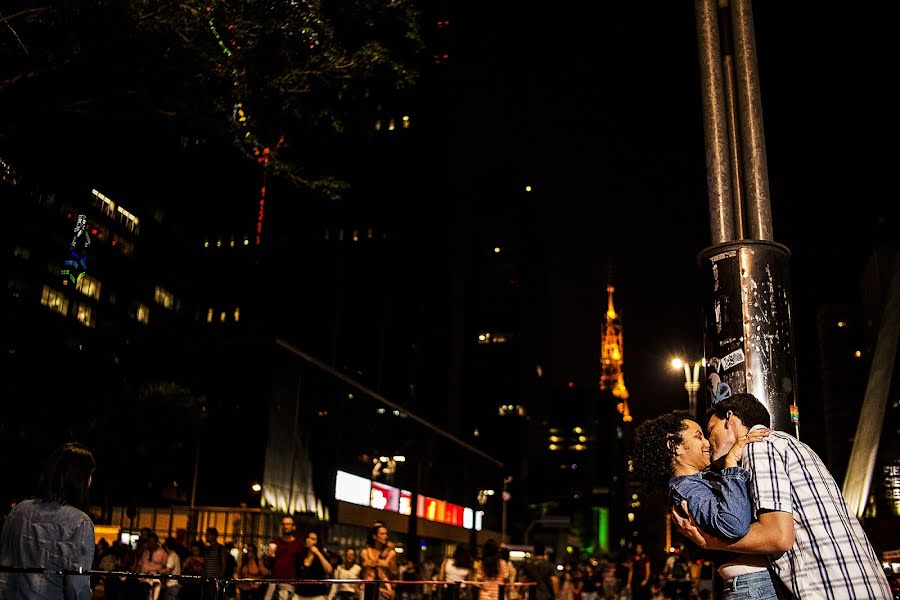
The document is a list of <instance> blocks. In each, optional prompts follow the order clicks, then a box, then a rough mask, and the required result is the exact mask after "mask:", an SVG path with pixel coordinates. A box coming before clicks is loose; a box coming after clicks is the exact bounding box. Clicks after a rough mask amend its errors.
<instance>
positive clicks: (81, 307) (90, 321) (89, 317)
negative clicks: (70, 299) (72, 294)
mask: <svg viewBox="0 0 900 600" xmlns="http://www.w3.org/2000/svg"><path fill="white" fill-rule="evenodd" d="M73 314H74V315H75V318H76V319H77V320H78V322H79V323H81V324H82V325H84V326H85V327H94V326H95V325H96V323H95V321H94V309H93V308H92V307H90V306H88V305H87V304H84V303H83V302H79V303H77V304H76V305H75V310H74V311H73Z"/></svg>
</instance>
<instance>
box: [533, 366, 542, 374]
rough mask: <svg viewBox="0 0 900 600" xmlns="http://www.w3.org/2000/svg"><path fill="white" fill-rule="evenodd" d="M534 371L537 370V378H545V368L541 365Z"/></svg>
mask: <svg viewBox="0 0 900 600" xmlns="http://www.w3.org/2000/svg"><path fill="white" fill-rule="evenodd" d="M534 370H535V372H536V373H537V376H538V377H543V376H544V369H543V367H541V365H538V366H537V367H535V369H534Z"/></svg>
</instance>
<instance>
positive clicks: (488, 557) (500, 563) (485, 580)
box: [476, 540, 511, 600]
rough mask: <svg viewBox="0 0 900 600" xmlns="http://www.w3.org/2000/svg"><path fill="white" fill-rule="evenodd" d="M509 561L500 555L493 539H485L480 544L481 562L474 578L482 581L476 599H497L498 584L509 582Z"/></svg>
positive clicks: (498, 595) (498, 594)
mask: <svg viewBox="0 0 900 600" xmlns="http://www.w3.org/2000/svg"><path fill="white" fill-rule="evenodd" d="M510 575H511V574H510V570H509V563H507V562H506V561H505V560H503V558H502V557H501V556H500V546H499V545H498V544H497V542H496V541H494V540H487V541H486V542H485V543H484V544H482V546H481V562H480V563H478V569H477V570H476V580H477V581H480V582H482V585H481V591H480V592H479V594H478V600H497V598H499V597H500V592H499V586H500V584H501V583H509V582H510V580H511V578H510Z"/></svg>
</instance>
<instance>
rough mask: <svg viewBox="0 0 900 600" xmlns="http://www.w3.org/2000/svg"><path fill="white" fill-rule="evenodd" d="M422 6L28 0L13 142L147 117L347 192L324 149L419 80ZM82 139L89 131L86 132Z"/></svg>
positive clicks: (9, 24)
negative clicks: (325, 142) (320, 144)
mask: <svg viewBox="0 0 900 600" xmlns="http://www.w3.org/2000/svg"><path fill="white" fill-rule="evenodd" d="M412 1H413V0H389V1H376V0H342V1H341V2H329V3H324V2H321V1H319V0H207V1H206V2H196V1H192V0H182V1H177V0H83V1H76V0H45V1H44V2H42V3H41V4H38V5H34V4H33V3H32V2H31V1H30V0H29V1H26V0H20V1H18V2H14V3H12V5H11V6H7V7H6V8H5V9H4V12H3V13H2V15H3V18H2V22H0V26H2V30H0V63H2V66H0V69H2V70H0V101H2V102H3V103H4V105H5V106H6V110H7V115H10V114H13V115H15V116H16V118H15V119H14V120H10V119H8V118H7V119H5V120H4V125H3V126H2V128H0V136H2V137H0V140H3V141H5V142H8V143H10V144H12V143H14V141H18V140H19V139H21V138H22V137H28V136H33V135H34V134H35V133H36V132H40V133H39V135H44V134H46V129H41V127H42V123H43V124H46V123H47V122H48V117H49V120H50V121H51V122H53V123H54V126H55V127H56V129H59V128H60V126H61V124H62V127H63V129H66V130H68V131H72V129H71V127H75V128H76V129H78V130H79V131H85V130H88V129H90V128H96V127H115V126H116V123H117V122H118V121H121V120H122V119H129V120H130V122H134V120H136V119H142V120H143V122H144V123H146V129H147V131H148V134H150V135H152V133H153V130H154V128H155V127H157V126H158V125H159V124H161V123H175V124H176V125H177V128H178V129H179V130H180V131H182V132H186V133H189V134H190V135H193V136H197V137H198V138H207V137H221V136H225V137H230V138H232V140H233V141H234V143H235V144H236V145H237V146H238V147H240V148H241V149H242V150H243V151H244V152H245V153H246V155H247V156H248V157H250V158H252V159H257V160H259V161H260V162H262V161H263V158H262V151H263V149H265V148H269V149H270V151H269V153H268V154H267V158H266V161H267V163H268V167H269V168H270V170H272V171H274V172H276V173H279V174H281V175H284V176H285V177H286V178H287V179H289V180H291V181H293V182H294V183H296V184H299V185H306V186H311V187H313V188H316V187H318V188H320V189H323V190H325V191H334V190H337V189H339V187H340V186H339V184H338V182H337V181H336V180H335V179H334V178H333V177H329V173H327V171H324V170H323V172H316V173H310V172H309V170H310V169H311V168H318V169H327V167H326V166H324V165H322V164H321V163H322V161H320V160H317V148H316V143H315V141H316V140H321V139H322V136H323V135H333V134H335V133H338V134H339V133H342V132H346V131H348V130H352V129H354V128H356V127H358V126H359V125H360V124H361V122H362V121H361V119H362V118H363V117H367V116H368V115H369V114H371V106H372V105H373V104H375V103H377V102H381V101H384V100H385V99H388V98H390V97H391V96H392V95H393V94H395V93H396V92H397V90H400V89H403V88H406V87H409V86H411V85H413V84H414V82H415V80H416V71H415V63H416V61H417V60H418V55H419V50H420V49H421V39H420V35H419V28H418V21H417V19H418V14H417V12H416V10H415V7H414V5H413V4H412ZM79 128H80V129H79Z"/></svg>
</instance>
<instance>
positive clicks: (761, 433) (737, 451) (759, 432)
mask: <svg viewBox="0 0 900 600" xmlns="http://www.w3.org/2000/svg"><path fill="white" fill-rule="evenodd" d="M769 431H770V430H769V429H765V428H760V429H754V430H752V431H748V432H747V435H744V436H741V437H739V438H738V439H737V441H736V442H735V443H734V446H732V447H731V450H729V451H728V454H726V455H725V466H726V467H736V466H738V464H740V462H741V457H743V456H744V447H745V446H746V445H747V444H752V443H753V442H758V441H760V440H762V439H763V438H765V437H766V436H767V435H769Z"/></svg>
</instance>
